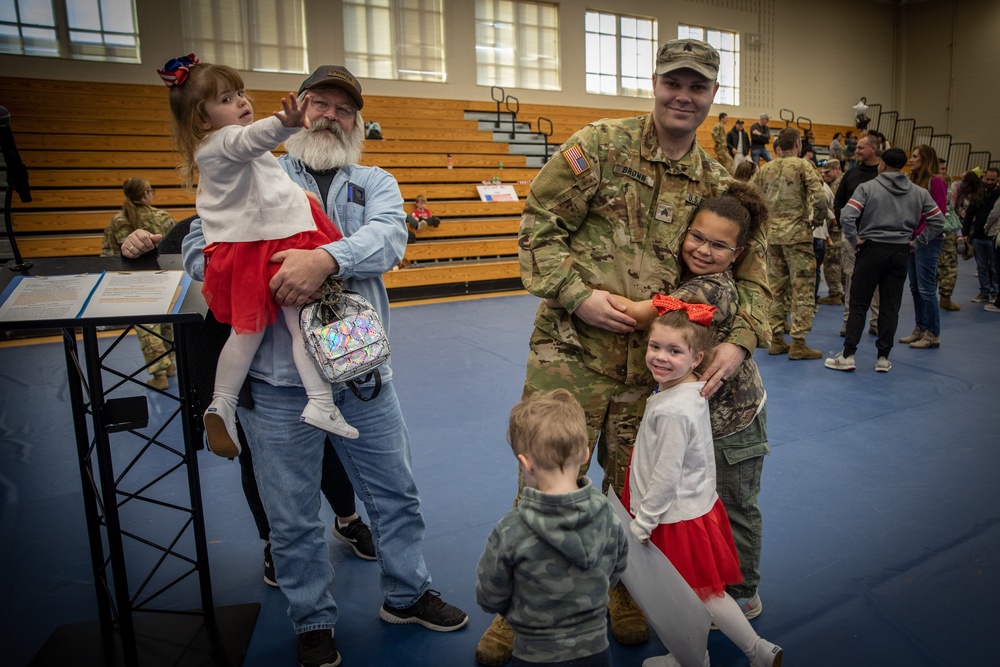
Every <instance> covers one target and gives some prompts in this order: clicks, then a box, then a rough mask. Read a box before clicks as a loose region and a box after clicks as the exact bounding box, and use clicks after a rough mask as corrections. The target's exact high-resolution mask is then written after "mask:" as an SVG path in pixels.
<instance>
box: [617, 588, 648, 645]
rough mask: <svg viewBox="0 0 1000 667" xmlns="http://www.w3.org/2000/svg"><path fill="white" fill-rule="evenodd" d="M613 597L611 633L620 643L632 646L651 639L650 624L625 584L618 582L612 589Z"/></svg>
mask: <svg viewBox="0 0 1000 667" xmlns="http://www.w3.org/2000/svg"><path fill="white" fill-rule="evenodd" d="M610 593H611V599H610V600H609V601H608V614H609V615H610V616H611V634H612V635H614V637H615V640H616V641H617V642H618V643H619V644H623V645H625V646H632V645H634V644H642V643H643V642H645V641H646V640H647V639H649V624H647V623H646V617H645V616H643V615H642V610H641V609H639V607H638V605H636V603H635V600H633V599H632V594H631V593H629V592H628V589H627V588H625V584H623V583H622V582H620V581H619V582H618V584H617V585H616V586H615V587H614V588H612V589H611V591H610Z"/></svg>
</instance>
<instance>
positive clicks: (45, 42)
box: [0, 0, 139, 63]
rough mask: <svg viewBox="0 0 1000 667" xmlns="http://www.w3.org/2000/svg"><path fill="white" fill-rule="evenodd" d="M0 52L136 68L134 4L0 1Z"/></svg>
mask: <svg viewBox="0 0 1000 667" xmlns="http://www.w3.org/2000/svg"><path fill="white" fill-rule="evenodd" d="M0 53H13V54H17V55H25V56H49V57H53V58H74V59H79V60H103V61H107V62H122V63H137V62H139V31H138V29H137V28H136V24H135V4H134V0H0Z"/></svg>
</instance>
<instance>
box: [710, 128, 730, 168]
mask: <svg viewBox="0 0 1000 667" xmlns="http://www.w3.org/2000/svg"><path fill="white" fill-rule="evenodd" d="M712 141H713V142H715V157H716V158H717V159H718V160H719V164H721V165H722V167H723V169H725V170H726V171H728V172H729V173H730V174H732V173H733V156H732V155H730V154H729V144H728V143H727V142H726V126H725V124H724V123H723V122H722V121H719V123H717V124H716V126H715V127H713V128H712Z"/></svg>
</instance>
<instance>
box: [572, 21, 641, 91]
mask: <svg viewBox="0 0 1000 667" xmlns="http://www.w3.org/2000/svg"><path fill="white" fill-rule="evenodd" d="M585 26H586V32H585V39H586V45H587V92H588V93H598V94H601V95H629V96H632V97H652V96H653V60H654V59H655V57H656V42H657V35H656V19H644V18H639V17H636V16H623V15H619V14H606V13H604V12H587V16H586V23H585Z"/></svg>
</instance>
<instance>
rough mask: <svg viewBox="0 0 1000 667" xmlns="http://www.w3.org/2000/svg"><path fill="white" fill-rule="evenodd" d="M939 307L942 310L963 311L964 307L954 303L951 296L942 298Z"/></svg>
mask: <svg viewBox="0 0 1000 667" xmlns="http://www.w3.org/2000/svg"><path fill="white" fill-rule="evenodd" d="M938 305H939V306H940V307H941V310H962V307H961V306H960V305H958V304H957V303H955V302H954V301H952V300H951V297H950V296H943V297H941V301H939V302H938Z"/></svg>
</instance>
